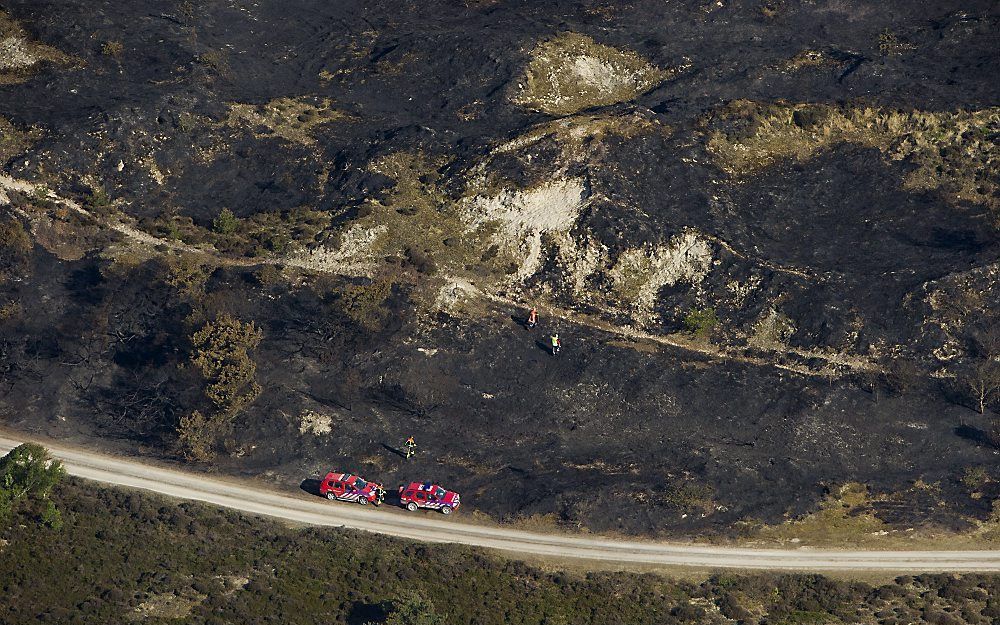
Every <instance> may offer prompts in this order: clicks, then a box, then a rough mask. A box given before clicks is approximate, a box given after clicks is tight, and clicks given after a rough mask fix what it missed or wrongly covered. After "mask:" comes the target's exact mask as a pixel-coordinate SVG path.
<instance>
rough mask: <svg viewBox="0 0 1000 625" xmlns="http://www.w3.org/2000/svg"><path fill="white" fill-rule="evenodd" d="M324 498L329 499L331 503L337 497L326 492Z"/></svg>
mask: <svg viewBox="0 0 1000 625" xmlns="http://www.w3.org/2000/svg"><path fill="white" fill-rule="evenodd" d="M326 498H327V499H329V500H330V501H333V500H334V499H336V498H337V496H336V495H334V494H333V491H327V492H326Z"/></svg>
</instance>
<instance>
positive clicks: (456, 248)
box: [350, 152, 495, 279]
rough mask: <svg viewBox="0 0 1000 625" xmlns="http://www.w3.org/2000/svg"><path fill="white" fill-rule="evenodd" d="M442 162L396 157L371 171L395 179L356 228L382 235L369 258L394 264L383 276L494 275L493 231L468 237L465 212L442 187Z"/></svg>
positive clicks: (420, 156) (415, 156)
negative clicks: (485, 253)
mask: <svg viewBox="0 0 1000 625" xmlns="http://www.w3.org/2000/svg"><path fill="white" fill-rule="evenodd" d="M445 165H446V161H445V159H443V158H434V157H431V156H428V155H426V154H423V153H420V152H417V153H403V152H399V153H395V154H391V155H389V156H386V157H383V158H381V159H378V160H377V161H375V162H374V163H372V165H371V170H372V171H374V172H377V173H380V174H383V175H385V176H388V177H389V178H392V179H393V180H395V182H396V184H395V186H393V188H392V189H391V190H389V191H388V192H387V193H386V195H385V197H384V198H383V199H382V200H381V201H373V202H371V203H369V204H367V205H365V206H364V207H362V211H361V212H360V213H359V217H358V218H357V219H356V220H355V221H353V222H352V223H351V226H350V227H351V228H352V229H356V230H358V231H361V232H366V231H367V232H377V233H378V234H377V236H376V237H375V238H374V240H373V241H372V243H371V244H370V246H368V249H367V250H366V251H365V254H366V255H368V256H369V257H371V258H374V259H386V258H389V259H395V261H394V262H392V263H388V264H385V263H383V264H382V268H381V270H380V271H381V272H382V273H386V272H387V273H388V274H389V275H395V276H396V279H401V276H399V273H400V269H406V268H410V269H413V270H415V271H416V272H417V273H420V274H423V275H425V276H427V275H433V274H434V273H436V272H437V271H438V270H444V271H446V272H447V273H449V274H452V273H461V272H463V271H465V270H470V269H476V268H481V266H482V265H484V264H485V271H482V273H484V274H488V273H490V269H492V268H493V265H494V264H495V259H490V258H485V259H484V258H483V251H484V250H486V249H487V248H488V247H489V245H488V244H487V241H488V240H489V239H488V232H486V230H488V229H481V230H479V231H476V232H468V231H467V230H468V228H467V225H466V223H465V221H464V220H463V216H462V212H461V207H460V206H458V205H457V204H456V203H455V202H454V201H452V200H451V198H450V197H449V196H448V194H447V193H446V191H445V190H444V189H443V188H442V187H441V186H440V183H441V181H442V174H441V169H442V168H443V167H444V166H445Z"/></svg>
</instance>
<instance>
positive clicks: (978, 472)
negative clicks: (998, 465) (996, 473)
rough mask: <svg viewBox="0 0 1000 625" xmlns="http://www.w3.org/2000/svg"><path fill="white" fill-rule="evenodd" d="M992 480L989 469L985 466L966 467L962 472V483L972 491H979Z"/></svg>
mask: <svg viewBox="0 0 1000 625" xmlns="http://www.w3.org/2000/svg"><path fill="white" fill-rule="evenodd" d="M989 481H990V474H989V471H987V470H986V468H985V467H965V471H964V472H963V473H962V479H961V482H962V484H963V485H964V486H965V487H966V488H968V489H969V490H970V491H973V492H975V491H977V490H979V489H980V488H982V487H983V486H985V485H986V483H987V482H989Z"/></svg>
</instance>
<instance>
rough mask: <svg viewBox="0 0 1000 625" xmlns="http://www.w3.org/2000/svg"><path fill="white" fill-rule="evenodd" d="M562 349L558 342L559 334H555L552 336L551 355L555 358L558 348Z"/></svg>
mask: <svg viewBox="0 0 1000 625" xmlns="http://www.w3.org/2000/svg"><path fill="white" fill-rule="evenodd" d="M561 347H562V341H560V340H559V333H558V332H556V333H555V334H553V335H552V355H553V356H555V355H556V354H558V353H559V348H561Z"/></svg>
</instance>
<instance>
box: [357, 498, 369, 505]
mask: <svg viewBox="0 0 1000 625" xmlns="http://www.w3.org/2000/svg"><path fill="white" fill-rule="evenodd" d="M358 503H359V504H361V505H362V506H367V505H368V500H367V499H365V498H364V497H358Z"/></svg>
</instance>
